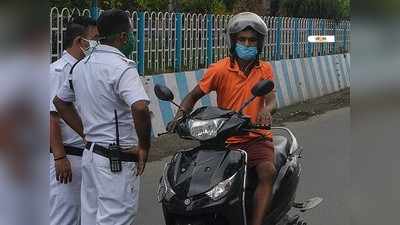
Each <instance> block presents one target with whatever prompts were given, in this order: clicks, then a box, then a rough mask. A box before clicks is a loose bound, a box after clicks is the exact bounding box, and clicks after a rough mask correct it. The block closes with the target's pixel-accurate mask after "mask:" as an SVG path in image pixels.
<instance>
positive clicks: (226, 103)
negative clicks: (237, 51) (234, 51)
mask: <svg viewBox="0 0 400 225" xmlns="http://www.w3.org/2000/svg"><path fill="white" fill-rule="evenodd" d="M232 66H233V67H231V63H230V58H229V57H228V58H225V59H222V60H220V61H218V62H216V63H214V64H211V65H210V66H209V68H208V69H207V71H206V73H205V74H204V77H203V79H202V80H201V81H200V82H199V84H198V85H199V87H200V89H201V90H202V91H203V92H204V93H206V94H208V93H209V92H211V91H216V93H217V104H218V107H220V108H223V109H230V110H233V111H236V112H238V111H239V109H240V107H241V106H242V105H243V104H244V102H246V100H248V99H250V98H251V97H253V95H252V94H251V89H252V88H253V86H254V85H256V84H257V83H258V82H259V81H261V80H272V81H273V80H274V73H273V71H272V66H271V64H270V63H268V62H263V61H260V64H259V65H258V66H255V67H254V68H253V69H252V70H251V72H250V74H249V76H246V75H245V74H244V73H243V72H242V71H240V69H239V66H238V64H237V63H235V64H234V65H232ZM263 107H264V97H256V98H255V99H254V101H252V102H251V103H250V104H249V105H248V106H247V107H246V108H245V109H244V110H243V114H244V115H245V116H248V117H250V118H251V121H252V122H253V123H255V122H256V119H257V115H258V112H260V111H261V110H262V108H263ZM257 132H262V133H263V134H264V135H266V136H267V137H269V138H271V139H272V132H271V131H266V130H257ZM259 136H260V135H259V134H255V133H252V132H250V133H249V134H246V135H242V136H235V137H231V138H229V139H228V140H227V142H228V143H229V144H235V143H244V142H248V141H251V140H252V139H254V138H257V137H259Z"/></svg>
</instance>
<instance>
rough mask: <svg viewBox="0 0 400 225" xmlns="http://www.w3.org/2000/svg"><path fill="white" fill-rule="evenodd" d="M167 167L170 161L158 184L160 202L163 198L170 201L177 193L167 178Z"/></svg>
mask: <svg viewBox="0 0 400 225" xmlns="http://www.w3.org/2000/svg"><path fill="white" fill-rule="evenodd" d="M167 167H168V163H167V164H166V165H165V168H164V174H163V176H162V177H161V180H160V184H159V185H158V191H157V200H158V202H161V201H162V200H163V199H165V200H167V201H169V200H171V198H172V197H174V195H175V192H174V190H173V189H172V188H171V186H170V185H169V182H168V180H167V174H166V170H167Z"/></svg>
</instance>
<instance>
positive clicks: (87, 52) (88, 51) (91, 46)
mask: <svg viewBox="0 0 400 225" xmlns="http://www.w3.org/2000/svg"><path fill="white" fill-rule="evenodd" d="M82 39H83V40H85V41H87V42H88V43H89V47H87V48H86V49H84V48H82V47H81V50H82V52H83V54H85V56H88V55H90V54H91V53H92V52H93V50H94V48H96V47H97V45H99V42H98V41H95V40H88V39H85V38H82Z"/></svg>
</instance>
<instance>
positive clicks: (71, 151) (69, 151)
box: [50, 145, 83, 156]
mask: <svg viewBox="0 0 400 225" xmlns="http://www.w3.org/2000/svg"><path fill="white" fill-rule="evenodd" d="M64 150H65V153H66V154H67V155H75V156H82V154H83V149H81V148H77V147H72V146H67V145H64ZM50 153H53V151H52V150H51V148H50Z"/></svg>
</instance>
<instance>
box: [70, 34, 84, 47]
mask: <svg viewBox="0 0 400 225" xmlns="http://www.w3.org/2000/svg"><path fill="white" fill-rule="evenodd" d="M81 41H82V37H81V36H77V37H75V38H74V40H73V41H72V45H73V46H76V45H81Z"/></svg>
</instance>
